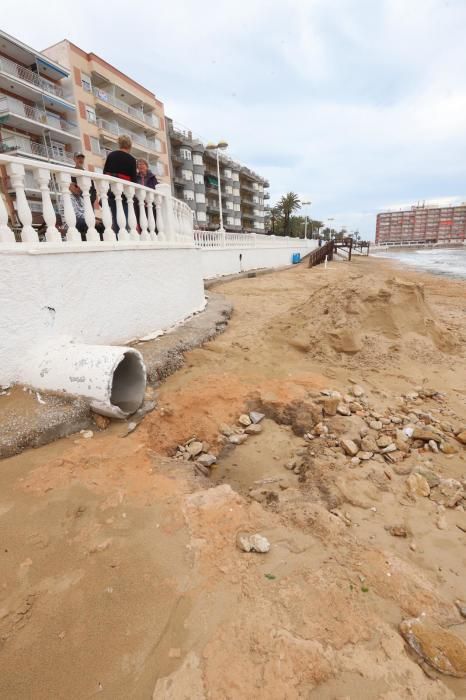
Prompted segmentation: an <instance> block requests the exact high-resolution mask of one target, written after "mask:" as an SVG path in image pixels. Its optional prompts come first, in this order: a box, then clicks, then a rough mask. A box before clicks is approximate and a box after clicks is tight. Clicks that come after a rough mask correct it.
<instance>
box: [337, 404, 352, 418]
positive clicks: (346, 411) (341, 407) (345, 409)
mask: <svg viewBox="0 0 466 700" xmlns="http://www.w3.org/2000/svg"><path fill="white" fill-rule="evenodd" d="M337 413H339V414H340V416H350V415H351V409H350V407H349V406H347V405H346V404H345V403H340V404H338V406H337Z"/></svg>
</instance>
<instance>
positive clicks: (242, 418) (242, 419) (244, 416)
mask: <svg viewBox="0 0 466 700" xmlns="http://www.w3.org/2000/svg"><path fill="white" fill-rule="evenodd" d="M238 423H239V424H240V425H244V427H245V428H247V427H248V425H251V423H252V421H251V419H250V418H249V416H248V415H247V414H246V413H243V414H242V415H241V416H240V417H239V418H238Z"/></svg>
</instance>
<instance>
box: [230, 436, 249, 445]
mask: <svg viewBox="0 0 466 700" xmlns="http://www.w3.org/2000/svg"><path fill="white" fill-rule="evenodd" d="M247 439H248V436H247V435H230V437H229V438H228V440H229V442H231V444H232V445H242V444H243V442H246V440H247Z"/></svg>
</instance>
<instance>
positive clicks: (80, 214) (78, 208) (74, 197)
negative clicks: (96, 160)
mask: <svg viewBox="0 0 466 700" xmlns="http://www.w3.org/2000/svg"><path fill="white" fill-rule="evenodd" d="M73 157H74V167H75V168H76V170H84V159H85V156H84V153H82V152H81V151H77V152H76V153H75V154H74V156H73ZM70 192H71V203H72V205H73V209H74V213H75V216H76V228H77V229H78V231H79V233H80V234H81V239H82V240H83V241H85V240H86V233H87V224H86V219H85V217H84V199H83V193H82V190H81V188H80V187H79V185H78V180H77V178H76V177H74V175H73V176H72V177H71V184H70ZM89 194H90V197H91V204H92V206H94V204H95V201H96V199H97V192H96V189H95V186H94V182H93V181H92V180H91V188H90V190H89Z"/></svg>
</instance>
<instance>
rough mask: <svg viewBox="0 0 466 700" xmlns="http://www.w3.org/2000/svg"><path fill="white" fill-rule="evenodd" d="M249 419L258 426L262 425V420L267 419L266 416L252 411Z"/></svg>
mask: <svg viewBox="0 0 466 700" xmlns="http://www.w3.org/2000/svg"><path fill="white" fill-rule="evenodd" d="M249 418H250V419H251V422H252V423H254V424H256V423H260V422H261V420H263V419H264V418H265V414H264V413H259V412H258V411H251V413H250V414H249Z"/></svg>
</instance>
